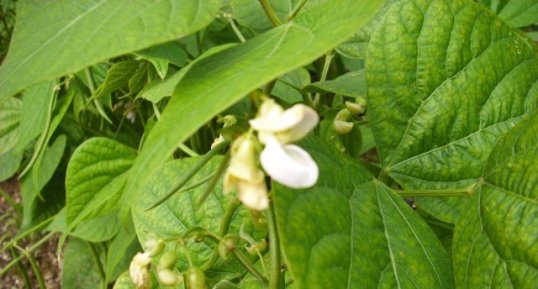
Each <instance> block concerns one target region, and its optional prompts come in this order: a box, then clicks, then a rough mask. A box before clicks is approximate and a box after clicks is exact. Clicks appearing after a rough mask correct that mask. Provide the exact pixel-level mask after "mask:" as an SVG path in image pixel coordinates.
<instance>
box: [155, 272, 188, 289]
mask: <svg viewBox="0 0 538 289" xmlns="http://www.w3.org/2000/svg"><path fill="white" fill-rule="evenodd" d="M157 278H158V279H159V282H161V284H163V285H165V286H175V285H179V284H181V283H183V276H182V275H181V274H178V273H176V272H174V271H172V270H170V269H160V270H158V271H157Z"/></svg>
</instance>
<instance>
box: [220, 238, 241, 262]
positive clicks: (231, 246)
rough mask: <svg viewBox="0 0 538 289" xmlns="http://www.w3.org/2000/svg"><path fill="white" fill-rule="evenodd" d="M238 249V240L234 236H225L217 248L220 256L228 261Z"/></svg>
mask: <svg viewBox="0 0 538 289" xmlns="http://www.w3.org/2000/svg"><path fill="white" fill-rule="evenodd" d="M236 248H237V238H236V237H234V236H229V235H228V236H225V237H224V238H222V240H221V241H220V242H219V245H218V247H217V251H218V252H219V256H220V257H221V258H222V259H223V260H228V258H229V257H230V255H231V254H232V252H233V251H234V250H235V249H236Z"/></svg>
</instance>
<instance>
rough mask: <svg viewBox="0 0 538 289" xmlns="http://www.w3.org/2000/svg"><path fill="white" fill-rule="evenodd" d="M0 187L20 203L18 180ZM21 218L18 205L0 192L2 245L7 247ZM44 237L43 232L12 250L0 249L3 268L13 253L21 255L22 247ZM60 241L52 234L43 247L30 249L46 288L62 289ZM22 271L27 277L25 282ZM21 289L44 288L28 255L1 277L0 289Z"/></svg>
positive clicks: (0, 262)
mask: <svg viewBox="0 0 538 289" xmlns="http://www.w3.org/2000/svg"><path fill="white" fill-rule="evenodd" d="M0 190H1V191H3V192H5V193H7V195H8V196H10V197H11V199H12V200H13V201H15V202H16V203H17V204H20V203H21V196H20V187H19V183H18V181H17V179H15V178H14V179H11V180H8V181H5V182H1V183H0ZM21 218H22V211H19V209H18V208H15V207H14V206H13V205H12V202H10V200H9V199H8V198H6V197H5V196H4V195H0V248H4V246H5V245H6V244H8V243H9V242H10V241H11V240H12V239H13V237H15V236H17V233H18V230H19V224H20V220H21ZM43 236H44V234H41V233H36V234H33V235H30V236H28V237H25V238H23V239H22V240H20V241H18V242H16V245H17V247H15V246H13V247H12V248H13V251H11V250H9V249H6V250H2V251H0V270H2V269H3V268H4V267H5V266H6V265H7V264H9V263H10V262H11V260H13V255H12V253H13V252H14V253H15V254H17V255H21V254H22V252H21V249H23V250H26V249H28V248H30V247H31V246H32V245H33V244H34V243H36V242H37V241H39V240H40V239H41V238H42V237H43ZM57 244H58V236H53V237H52V238H50V239H49V240H48V241H47V242H45V243H44V244H43V245H41V247H39V248H38V249H36V250H35V251H33V252H31V254H32V256H33V257H34V259H35V261H36V263H37V266H38V267H39V270H40V271H41V275H42V276H43V280H44V282H45V286H46V287H45V288H47V289H59V288H60V284H61V275H60V272H61V268H60V264H59V262H58V259H57V258H56V256H55V252H56V246H57ZM23 272H25V273H26V275H27V276H28V277H27V280H26V281H25V277H24V275H25V274H24V273H23ZM19 288H21V289H22V288H28V289H30V288H41V287H40V286H39V284H38V281H37V278H36V276H35V273H34V271H33V270H32V267H31V265H30V263H29V262H28V259H27V258H24V259H23V260H22V261H21V262H19V263H18V265H16V266H13V267H11V269H9V271H7V272H6V273H5V274H4V275H2V276H0V289H19Z"/></svg>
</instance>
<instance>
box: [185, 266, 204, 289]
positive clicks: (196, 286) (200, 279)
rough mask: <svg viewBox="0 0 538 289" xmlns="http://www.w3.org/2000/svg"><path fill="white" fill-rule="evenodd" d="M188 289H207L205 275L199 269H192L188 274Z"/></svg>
mask: <svg viewBox="0 0 538 289" xmlns="http://www.w3.org/2000/svg"><path fill="white" fill-rule="evenodd" d="M187 289H207V286H206V284H205V274H204V272H203V271H202V270H200V269H199V268H191V269H190V270H189V271H188V272H187Z"/></svg>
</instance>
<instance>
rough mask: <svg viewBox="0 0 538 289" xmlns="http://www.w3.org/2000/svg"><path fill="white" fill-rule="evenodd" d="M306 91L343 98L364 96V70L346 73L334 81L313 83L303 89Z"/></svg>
mask: <svg viewBox="0 0 538 289" xmlns="http://www.w3.org/2000/svg"><path fill="white" fill-rule="evenodd" d="M305 90H307V91H318V92H329V93H334V94H339V95H344V96H351V97H357V96H363V97H364V96H366V75H365V73H364V70H358V71H352V72H348V73H346V74H344V75H341V76H339V77H337V78H336V79H334V80H326V81H321V82H315V83H312V84H311V85H308V86H307V87H305Z"/></svg>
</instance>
